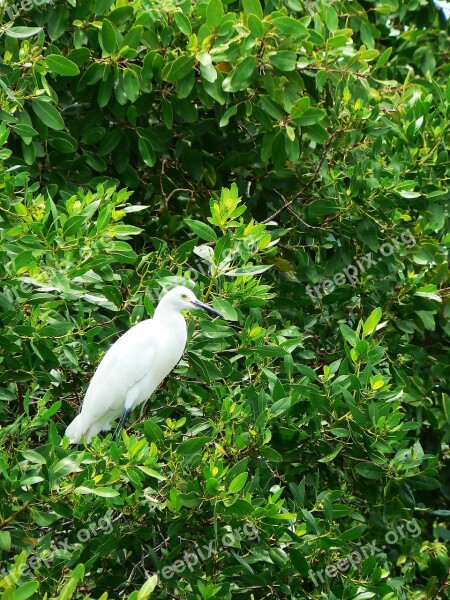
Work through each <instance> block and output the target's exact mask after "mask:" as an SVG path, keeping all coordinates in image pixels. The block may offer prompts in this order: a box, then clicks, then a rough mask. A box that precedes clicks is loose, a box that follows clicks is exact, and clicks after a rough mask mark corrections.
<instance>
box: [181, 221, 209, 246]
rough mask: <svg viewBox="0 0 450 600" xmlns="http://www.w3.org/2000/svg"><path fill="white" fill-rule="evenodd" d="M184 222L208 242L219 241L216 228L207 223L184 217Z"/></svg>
mask: <svg viewBox="0 0 450 600" xmlns="http://www.w3.org/2000/svg"><path fill="white" fill-rule="evenodd" d="M184 222H185V223H186V225H187V226H188V227H189V229H191V230H192V231H193V232H194V233H195V235H197V236H198V237H199V238H200V239H202V240H206V241H207V242H216V241H217V235H216V233H215V231H214V229H213V228H212V227H210V226H209V225H207V224H206V223H202V222H201V221H195V220H194V219H184Z"/></svg>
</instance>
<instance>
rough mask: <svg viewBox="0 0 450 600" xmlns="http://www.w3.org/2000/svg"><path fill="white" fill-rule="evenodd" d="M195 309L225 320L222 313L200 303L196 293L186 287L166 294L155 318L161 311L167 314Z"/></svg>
mask: <svg viewBox="0 0 450 600" xmlns="http://www.w3.org/2000/svg"><path fill="white" fill-rule="evenodd" d="M193 308H201V309H203V310H205V311H206V312H207V313H209V314H210V315H213V316H216V317H221V318H222V319H224V318H225V317H224V316H223V315H222V314H221V313H220V312H218V311H217V310H215V309H214V308H212V307H211V306H208V305H207V304H203V302H200V300H198V299H197V297H196V295H195V294H194V292H193V291H192V290H190V289H189V288H187V287H185V286H184V285H179V286H177V287H175V288H173V289H172V290H170V292H167V294H165V296H164V297H163V298H162V299H161V300H160V302H159V304H158V307H157V309H156V312H155V316H156V315H157V312H161V311H164V312H166V311H167V310H170V311H174V312H182V311H183V310H191V309H193Z"/></svg>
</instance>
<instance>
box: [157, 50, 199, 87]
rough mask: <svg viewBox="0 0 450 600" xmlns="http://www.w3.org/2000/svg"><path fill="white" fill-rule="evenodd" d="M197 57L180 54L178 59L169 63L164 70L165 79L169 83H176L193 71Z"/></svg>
mask: <svg viewBox="0 0 450 600" xmlns="http://www.w3.org/2000/svg"><path fill="white" fill-rule="evenodd" d="M194 63H195V58H194V57H193V56H187V55H186V54H184V55H183V56H179V57H178V58H177V59H176V60H174V61H173V62H171V63H169V64H168V65H167V66H166V67H165V68H164V70H163V79H164V80H165V81H168V82H169V83H175V82H177V81H179V80H180V79H183V78H184V77H186V76H187V75H189V74H190V73H191V72H192V69H193V68H194Z"/></svg>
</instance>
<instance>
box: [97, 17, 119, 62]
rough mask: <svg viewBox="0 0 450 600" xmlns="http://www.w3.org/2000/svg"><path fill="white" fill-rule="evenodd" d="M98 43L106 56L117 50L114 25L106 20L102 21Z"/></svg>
mask: <svg viewBox="0 0 450 600" xmlns="http://www.w3.org/2000/svg"><path fill="white" fill-rule="evenodd" d="M100 43H101V45H102V48H103V50H104V51H105V52H106V53H107V54H113V53H114V52H115V51H116V50H117V39H116V33H115V28H114V25H113V24H112V23H111V21H109V20H108V19H103V23H102V29H101V32H100Z"/></svg>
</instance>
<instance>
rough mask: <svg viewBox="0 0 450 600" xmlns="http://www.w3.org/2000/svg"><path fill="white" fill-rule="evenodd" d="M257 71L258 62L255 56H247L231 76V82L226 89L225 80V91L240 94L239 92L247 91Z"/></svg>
mask: <svg viewBox="0 0 450 600" xmlns="http://www.w3.org/2000/svg"><path fill="white" fill-rule="evenodd" d="M255 71H256V60H255V59H254V58H253V56H247V57H246V58H244V60H242V61H241V62H240V63H239V64H238V65H237V66H236V68H235V69H234V71H233V72H232V74H231V76H230V77H229V81H228V83H227V85H226V88H225V81H226V80H224V89H225V91H227V92H238V91H239V90H243V89H245V88H246V87H247V86H248V84H249V81H250V79H251V77H252V76H253V74H254V73H255Z"/></svg>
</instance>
